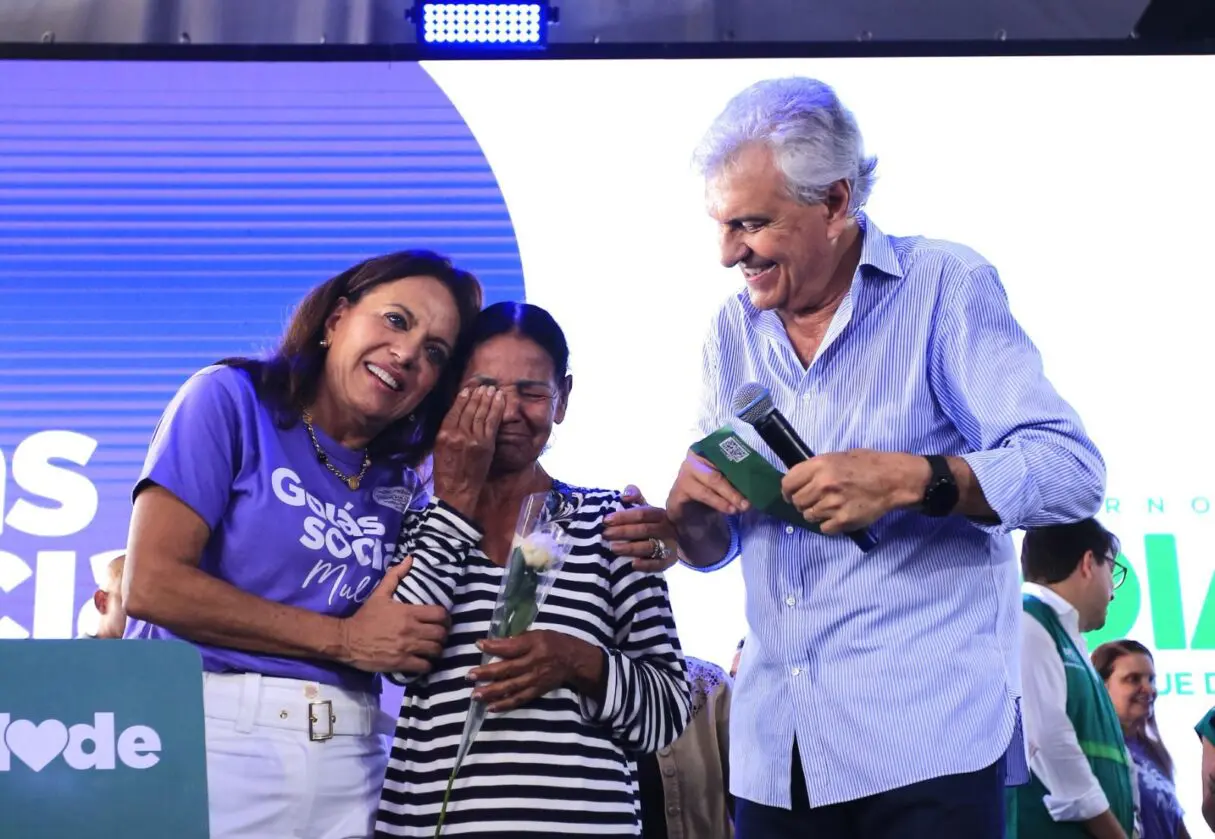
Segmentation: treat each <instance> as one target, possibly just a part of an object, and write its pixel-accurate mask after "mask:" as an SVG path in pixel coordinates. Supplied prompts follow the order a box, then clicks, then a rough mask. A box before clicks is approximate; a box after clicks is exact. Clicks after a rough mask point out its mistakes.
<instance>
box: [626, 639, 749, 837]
mask: <svg viewBox="0 0 1215 839" xmlns="http://www.w3.org/2000/svg"><path fill="white" fill-rule="evenodd" d="M685 661H686V662H687V666H688V684H689V685H690V686H691V688H692V720H691V722H689V723H688V727H687V728H685V729H684V732H683V734H681V735H679V739H678V740H676V741H675V742H674V743H672V744H671V745H670V746H667V747H665V748H662V749H659V750H658V751H657V752H655V753H653V754H647V755H642V756H640V757H639V758H637V775H638V784H639V786H640V789H641V815H642V830H641V835H642V836H643V837H644V839H733V836H734V822H733V818H734V799H733V798H732V797H731V796H730V771H729V757H730V692H731V684H732V683H731V681H730V678H729V677H728V676H727V675H726V674H725V671H723V670H722V669H721V668H720V667H718V666H717V665H716V664H712V663H710V662H708V661H702V660H701V659H699V658H692V657H690V656H689V657H687V658H686V659H685Z"/></svg>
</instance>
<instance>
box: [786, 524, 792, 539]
mask: <svg viewBox="0 0 1215 839" xmlns="http://www.w3.org/2000/svg"><path fill="white" fill-rule="evenodd" d="M785 532H786V533H788V534H789V535H790V536H792V535H793V525H791V524H790V525H788V526H787V527H785Z"/></svg>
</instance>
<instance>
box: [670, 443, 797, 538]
mask: <svg viewBox="0 0 1215 839" xmlns="http://www.w3.org/2000/svg"><path fill="white" fill-rule="evenodd" d="M692 451H694V452H696V454H698V455H700V456H701V457H703V458H704V459H705V460H707V461H709V462H710V463H712V464H713V465H714V466H715V467H717V471H719V472H721V473H722V474H723V475H725V476H726V480H727V481H729V482H730V484H731V485H732V486H733V487H734V488H735V489H736V490H738V491H739V492H740V493H742V495H743V497H744V498H746V499H747V500H748V501H750V502H751V506H752V507H754V508H755V509H757V510H761V511H763V512H764V513H765V514H767V515H769V516H772V517H773V518H776V519H780V520H781V521H784V522H788V523H789V524H792V525H796V526H797V527H801V528H804V529H806V530H809V531H811V532H813V533H818V532H819V529H818V525H817V524H811V523H810V522H808V521H806V519H805V518H804V517H803V516H802V514H801V513H799V512H798V511H797V509H796V508H795V507H794V506H793V505H792V504H790V503H789V502H788V501H786V500H785V499H784V498H783V497H782V496H781V494H780V482H781V478H783V477H784V473H783V472H781V471H779V470H778V469H777V468H776V467H775V466H773V465H772V464H771V463H769V462H768V461H767V460H766V459H765V458H764V456H763V455H761V454H760V453H759V452H757V451H755V449H753V448H751V447H750V446H748V445H747V443H746V441H744V440H743V439H742V438H741V437H739V436H738V435H737V434H736V433H735V432H734V430H733V429H732V428H730V427H729V426H726V427H724V428H719V429H717V430H716V431H714V432H713V433H712V434H710V435H709V436H708V437H706V438H704V439H703V440H701V441H700V442H698V443H695V444H693V446H692Z"/></svg>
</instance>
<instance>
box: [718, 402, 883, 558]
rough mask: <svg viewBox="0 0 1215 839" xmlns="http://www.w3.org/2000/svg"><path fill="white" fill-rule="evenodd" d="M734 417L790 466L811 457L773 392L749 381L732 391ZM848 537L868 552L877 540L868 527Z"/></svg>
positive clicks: (808, 449)
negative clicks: (777, 404) (780, 409)
mask: <svg viewBox="0 0 1215 839" xmlns="http://www.w3.org/2000/svg"><path fill="white" fill-rule="evenodd" d="M734 416H736V417H738V418H739V419H740V420H742V421H743V422H745V423H747V424H748V425H750V426H752V427H754V428H755V431H756V432H757V433H758V434H759V436H760V437H761V438H763V441H764V442H765V443H767V444H768V447H769V448H770V449H772V451H774V452H776V456H777V457H779V458H780V459H781V460H782V461H783V462H784V464H785V466H787V467H789V468H790V469H792V468H793V467H794V466H796V465H797V464H799V463H801V462H802V461H803V460H809V459H810V458H812V457H814V452H812V451H810V447H809V446H807V445H806V444H805V443H803V442H802V438H801V437H798V436H797V432H796V431H794V430H793V426H791V425H789V421H788V420H787V419H785V417H784V414H782V413H781V412H780V411H778V410H776V406H775V405H773V404H772V394H771V393H769V392H768V389H767V388H766V387H764V386H763V385H760V384H756V383H755V382H748V383H747V384H744V385H740V386H739V387H738V390H736V391H734ZM847 535H848V538H849V539H851V540H852V541H853V542H855V543H856V546H857V547H858V548H860V549H861V550H862V551H865V552H866V553H868V552H869V551H871V550H873V549H874V548H876V547H877V539H875V538H873V534H872V533H870V532H869V530H868V528H866V529H863V530H854V531H852V532H851V533H848V534H847Z"/></svg>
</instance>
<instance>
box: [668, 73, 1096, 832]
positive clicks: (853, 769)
mask: <svg viewBox="0 0 1215 839" xmlns="http://www.w3.org/2000/svg"><path fill="white" fill-rule="evenodd" d="M697 162H698V164H699V166H700V168H701V170H702V172H703V173H704V175H705V178H706V187H707V188H706V198H707V203H708V207H709V212H710V214H711V215H712V216H713V218H714V219H716V221H717V222H718V224H719V232H720V244H721V259H722V263H723V264H724V265H726V266H727V267H729V266H734V265H738V266H740V268H741V269H742V274H743V279H744V280H745V284H746V287H745V289H744V290H742V291H741V292H739V293H738V294H737V295H735V296H733V297H731V298H730V299H728V300H727V301H726V302H725V304H724V305H723V306H722V307H721V308H720V310H719V311H718V312H717V314H716V316H715V318H714V320H713V323H712V326H711V329H710V331H709V335H708V338H707V340H706V342H705V345H704V389H703V394H704V395H703V402H702V404H701V406H700V416H699V430H700V432H701V433H702V434H708V433H710V432H712V431H714V430H716V429H717V428H719V427H721V426H723V425H726V424H727V423H729V422H730V421H731V418H732V416H733V411H732V408H731V402H732V396H733V394H734V392H735V390H736V389H737V388H738V387H739V386H740V385H742V384H744V383H747V382H752V381H754V382H758V383H759V384H761V385H763V386H764V387H766V388H768V389H769V391H770V392H771V394H772V398H773V401H774V403H775V406H776V407H777V408H778V409H779V410H780V411H781V412H782V413H783V414H784V415H785V417H787V418H788V420H789V422H790V423H791V424H792V426H793V427H794V428H795V429H796V430H797V432H798V433H799V435H800V436H801V437H802V438H803V439H804V440H805V442H806V443H807V445H808V446H809V447H810V448H811V449H813V450H814V451H816V452H823V453H826V454H820V455H819V456H818V457H816V458H813V459H812V460H810V461H807V462H805V463H802V464H800V465H798V466H796V467H794V468H793V469H790V470H789V472H788V474H787V475H786V477H785V479H784V486H783V489H784V492H785V494H786V496H787V497H788V498H790V500H791V501H792V503H793V504H794V505H795V506H796V507H797V508H798V510H799V511H801V512H802V513H803V514H804V515H805V517H806V519H807V520H809V521H812V522H817V523H819V525H820V526H821V529H822V532H823V534H825V535H820V534H816V533H813V532H810V531H808V530H802V529H799V528H795V527H791V526H787V525H786V524H785V523H783V522H780V521H777V520H775V519H773V518H771V517H768V516H765V515H763V514H761V513H760V512H759V511H757V510H754V509H751V508H750V507H749V505H748V504H747V502H746V501H745V499H744V498H743V497H742V496H741V495H740V494H739V493H738V492H737V491H736V490H735V489H734V488H733V487H731V486H730V484H729V483H728V482H727V481H726V480H725V478H724V477H723V476H722V475H721V474H720V473H718V472H716V471H714V470H713V468H712V467H711V466H710V465H709V464H708V463H707V462H706V461H704V460H701V459H699V458H697V457H696V456H695V455H693V454H691V453H689V454H688V456H687V459H686V460H685V461H684V464H683V466H682V467H681V469H680V473H679V477H678V479H677V480H676V483H675V486H674V487H673V488H672V490H671V495H670V498H669V500H668V502H667V508H668V512H669V514H670V516H671V518H672V520H673V521H674V522H675V523H676V526H677V527H678V530H679V535H680V545H681V548H682V549H683V553H684V555H685V556H684V561H685V562H687V563H688V564H690V565H692V566H693V567H697V568H701V569H703V570H712V569H715V568H719V567H721V566H723V565H725V564H726V563H728V562H730V561H731V560H733V559H734V558H735V557H736V556H738V555H739V554H740V553H741V555H742V556H743V578H744V581H745V584H746V610H747V622H748V625H749V630H750V632H749V634H748V637H747V654H746V655H745V656H743V659H742V665H741V667H740V669H739V674H738V682H737V688H736V689H737V694H736V696H735V699H734V707H733V719H732V728H731V752H730V777H731V791H732V792H733V793H734V795H735V796H737V798H738V811H737V819H738V824H737V827H738V833H739V836H740V839H769V837H773V839H776V838H777V837H801V836H830V837H833V839H835V838H837V837H843V838H844V839H848V837H858V839H860V837H864V839H870V837H883V839H884V837H890V839H894V838H895V837H897V839H915V837H921V836H923V837H942V836H948V837H951V839H969V838H970V837H975V839H978V837H999V836H1001V835H1002V830H1003V787H1004V784H1005V783H1006V781H1007V782H1009V783H1021V782H1023V781H1024V780H1026V772H1025V752H1024V745H1023V741H1022V738H1021V735H1020V724H1019V712H1018V697H1019V692H1020V673H1019V659H1018V647H1017V642H1018V624H1019V621H1020V615H1021V607H1020V598H1019V593H1018V575H1017V563H1016V558H1015V556H1014V554H1013V548H1012V543H1011V539H1010V537H1009V535H1008V534H1009V531H1010V530H1012V529H1015V528H1023V527H1040V526H1044V525H1052V524H1059V523H1064V522H1070V521H1076V520H1079V519H1083V518H1085V517H1087V516H1090V515H1092V514H1093V513H1094V512H1096V510H1097V508H1098V506H1099V504H1100V502H1101V498H1102V496H1103V493H1104V488H1105V487H1104V484H1105V466H1104V463H1103V461H1102V459H1101V455H1100V454H1099V452H1098V451H1097V449H1096V447H1095V446H1094V445H1093V443H1092V442H1091V441H1090V440H1089V439H1088V437H1087V436H1086V434H1085V432H1084V429H1083V427H1082V425H1081V423H1080V420H1079V418H1078V417H1077V415H1076V413H1075V412H1074V411H1073V410H1072V409H1071V407H1069V406H1068V404H1067V403H1066V402H1065V401H1064V400H1063V399H1062V398H1061V397H1060V396H1059V395H1058V394H1057V393H1056V392H1055V390H1054V388H1053V387H1052V386H1051V384H1050V383H1049V382H1048V381H1047V379H1046V378H1045V376H1044V374H1043V370H1042V362H1041V359H1040V357H1039V354H1038V352H1037V350H1036V348H1035V347H1034V345H1033V344H1032V343H1031V341H1030V340H1029V338H1028V337H1027V336H1026V334H1025V332H1024V331H1023V330H1022V329H1021V327H1020V326H1019V325H1018V324H1017V322H1016V320H1014V318H1013V317H1012V315H1011V313H1010V311H1009V306H1008V301H1007V298H1006V296H1005V293H1004V289H1003V287H1002V285H1001V283H1000V279H999V277H998V276H997V273H996V270H995V269H994V268H993V267H992V266H991V265H990V264H989V263H988V262H987V261H986V260H985V259H983V258H982V257H981V256H979V255H978V254H976V253H975V252H974V251H972V250H970V249H969V248H966V247H963V246H960V245H955V244H951V243H947V242H939V241H932V240H928V239H923V238H919V237H910V238H900V237H893V236H888V235H886V234H885V233H883V232H882V231H881V230H879V229H878V227H877V226H876V225H875V224H874V223H873V222H872V221H871V220H870V219H869V218H868V217H867V216H866V215H865V214H864V213H863V212H862V211H861V208H862V207H863V206H864V204H865V201H866V198H867V197H868V195H869V191H870V187H871V185H872V181H873V177H874V168H875V164H876V160H875V159H874V158H872V157H867V156H866V155H865V153H864V147H863V143H862V139H861V135H860V132H859V129H858V128H857V124H856V121H855V119H854V118H853V117H852V114H851V113H850V112H849V111H847V110H846V109H845V108H844V107H843V106H842V105H841V103H840V101H839V99H838V98H837V97H836V95H835V93H834V92H833V91H832V90H831V89H830V88H829V87H827V86H826V85H824V84H822V83H821V82H817V81H813V80H810V79H800V78H794V79H783V80H776V81H767V82H761V83H759V84H756V85H754V86H752V87H751V88H748V89H747V90H746V91H744V92H742V93H741V94H739V95H738V96H736V97H735V98H734V99H733V100H731V102H730V103H729V104H728V105H727V107H726V109H725V110H724V112H723V113H722V114H721V115H720V116H719V117H718V118H717V120H716V121H715V122H714V124H713V125H712V127H711V128H710V129H709V131H708V132H707V134H706V136H705V138H704V141H703V143H702V146H701V148H700V149H699V151H698V154H697ZM735 425H736V430H737V431H738V432H739V433H740V434H742V435H743V437H744V438H745V439H746V440H747V442H748V443H750V444H751V445H752V446H754V447H756V448H757V449H758V450H759V451H760V452H762V453H763V454H764V455H765V456H766V457H768V458H769V459H770V460H772V461H773V462H778V461H776V460H775V457H774V455H773V452H772V451H771V450H770V449H769V448H768V447H767V446H765V445H764V443H763V441H762V440H760V439H759V438H758V436H757V435H756V434H755V433H754V431H753V430H752V429H751V428H749V427H746V426H745V424H742V423H735ZM866 526H869V527H870V529H871V531H872V532H873V534H874V535H875V537H876V538H877V540H878V546H877V548H876V549H874V550H872V551H870V552H869V553H862V552H861V551H860V550H859V549H858V548H857V547H856V546H855V545H854V544H853V542H851V541H850V540H849V539H847V538H845V537H843V536H841V535H840V534H842V533H844V532H846V531H851V530H854V529H857V528H861V527H866Z"/></svg>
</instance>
